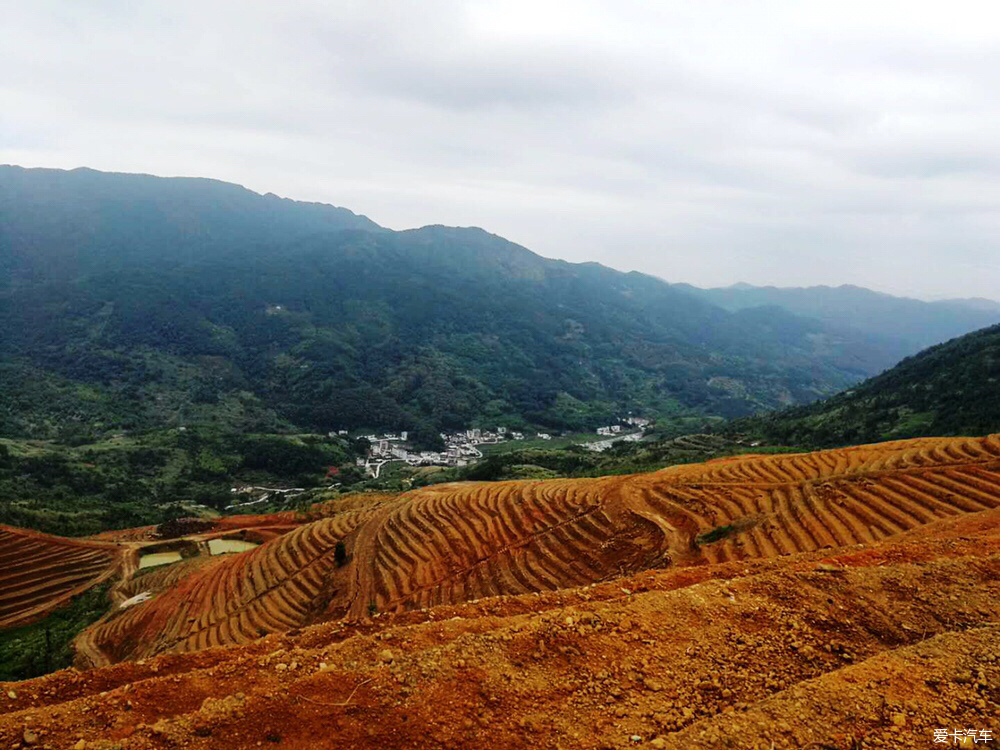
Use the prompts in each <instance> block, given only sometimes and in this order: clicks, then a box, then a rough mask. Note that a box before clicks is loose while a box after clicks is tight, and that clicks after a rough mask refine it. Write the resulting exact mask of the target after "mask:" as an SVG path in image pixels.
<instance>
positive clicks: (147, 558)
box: [139, 551, 184, 570]
mask: <svg viewBox="0 0 1000 750" xmlns="http://www.w3.org/2000/svg"><path fill="white" fill-rule="evenodd" d="M183 559H184V558H183V557H181V553H180V552H177V551H172V552H151V553H150V554H148V555H142V556H140V557H139V570H142V569H143V568H152V567H154V566H156V565H169V564H170V563H175V562H180V561H181V560H183Z"/></svg>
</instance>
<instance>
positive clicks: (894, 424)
mask: <svg viewBox="0 0 1000 750" xmlns="http://www.w3.org/2000/svg"><path fill="white" fill-rule="evenodd" d="M732 429H733V430H734V431H751V432H754V433H755V434H757V435H760V436H762V437H764V438H766V439H768V440H772V441H775V442H779V443H784V444H788V445H799V446H809V447H813V446H837V445H853V444H858V443H871V442H876V441H879V440H891V439H895V438H910V437H922V436H932V435H933V436H942V435H987V434H991V433H995V432H1000V325H996V326H992V327H990V328H986V329H983V330H981V331H976V332H974V333H970V334H967V335H965V336H961V337H959V338H956V339H953V340H951V341H949V342H947V343H945V344H939V345H938V346H933V347H931V348H929V349H927V350H925V351H923V352H920V353H919V354H917V355H916V356H913V357H909V358H907V359H905V360H903V361H902V362H900V363H899V364H898V365H896V366H895V367H893V368H892V369H891V370H888V371H887V372H884V373H882V374H881V375H879V376H877V377H874V378H871V379H870V380H867V381H865V382H864V383H862V384H860V385H858V386H857V387H855V388H852V389H850V390H847V391H845V392H844V393H841V394H838V395H837V396H834V397H833V398H830V399H828V400H826V401H822V402H818V403H815V404H811V405H809V406H802V407H797V408H793V409H788V410H785V411H781V412H778V413H775V414H769V415H766V416H763V417H756V418H753V419H750V420H746V421H743V422H737V423H736V424H734V425H733V426H732Z"/></svg>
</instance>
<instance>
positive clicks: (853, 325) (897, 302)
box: [674, 284, 1000, 356]
mask: <svg viewBox="0 0 1000 750" xmlns="http://www.w3.org/2000/svg"><path fill="white" fill-rule="evenodd" d="M674 286H675V287H676V288H678V289H683V290H684V291H687V292H689V293H690V294H692V295H693V296H695V297H698V298H699V299H702V300H706V301H708V302H711V303H713V304H715V305H718V306H719V307H722V308H724V309H726V310H730V311H734V312H735V311H739V310H747V309H751V308H755V307H768V306H776V307H780V308H782V309H784V310H787V311H788V312H790V313H794V314H796V315H803V316H805V317H808V318H812V319H814V320H819V321H822V322H824V323H826V324H828V325H831V326H834V327H836V328H837V329H840V330H854V331H860V332H863V333H866V334H869V335H871V336H876V337H879V338H881V339H883V340H886V341H887V342H890V341H891V342H894V343H895V344H896V345H898V346H900V347H901V351H903V352H904V354H901V355H900V356H905V355H908V354H914V353H916V352H917V351H919V350H921V349H924V348H926V347H928V346H932V345H934V344H940V343H942V342H944V341H947V340H948V339H951V338H954V337H955V336H961V335H962V334H965V333H969V332H970V331H975V330H977V329H979V328H984V327H986V326H989V325H992V324H994V323H998V322H1000V302H995V301H994V300H989V299H982V298H971V299H950V300H940V301H936V302H924V301H922V300H917V299H910V298H908V297H893V296H892V295H889V294H883V293H881V292H873V291H872V290H871V289H864V288H862V287H858V286H851V285H844V286H837V287H830V286H810V287H787V288H781V287H774V286H764V287H758V286H751V285H749V284H734V285H733V286H729V287H720V288H715V289H699V288H698V287H694V286H691V285H690V284H675V285H674Z"/></svg>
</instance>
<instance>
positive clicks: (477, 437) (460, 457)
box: [357, 416, 650, 479]
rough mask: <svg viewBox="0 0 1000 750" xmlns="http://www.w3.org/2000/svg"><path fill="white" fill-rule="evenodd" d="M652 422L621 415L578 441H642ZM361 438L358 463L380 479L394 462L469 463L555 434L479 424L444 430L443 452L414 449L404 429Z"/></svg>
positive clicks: (599, 446)
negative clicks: (364, 446) (503, 446)
mask: <svg viewBox="0 0 1000 750" xmlns="http://www.w3.org/2000/svg"><path fill="white" fill-rule="evenodd" d="M649 425H650V420H648V419H646V418H644V417H631V416H630V417H622V418H621V419H619V420H618V423H616V424H613V425H608V426H605V427H598V428H597V430H596V435H597V436H598V437H603V438H604V439H603V440H588V441H583V442H580V443H577V444H578V445H581V446H583V447H584V448H587V449H588V450H592V451H598V452H599V451H604V450H607V449H608V448H610V447H611V446H612V445H613V444H614V443H616V442H618V441H622V440H624V441H626V442H631V441H637V440H641V439H642V437H643V435H645V430H646V428H647V427H648V426H649ZM361 437H363V438H365V439H366V440H367V441H368V443H369V445H370V448H369V449H368V455H367V456H365V457H364V458H358V459H357V464H358V466H362V467H364V469H365V471H366V473H367V474H368V475H369V476H372V477H374V478H376V479H377V478H378V477H379V475H380V474H381V471H382V468H383V467H384V466H385V465H386V464H388V463H390V462H393V461H400V462H403V463H406V464H409V465H410V466H467V465H469V464H470V463H475V462H476V461H478V460H479V459H481V458H482V457H483V452H482V451H481V450H480V447H479V446H483V445H496V444H498V443H504V442H508V441H515V440H518V441H523V440H526V439H529V440H530V439H536V440H543V441H548V440H552V437H553V436H552V435H551V434H550V433H548V432H538V433H535V434H534V435H526V434H525V433H523V432H518V431H516V430H509V429H507V428H506V427H496V428H494V429H493V430H489V429H481V428H478V427H476V428H472V429H469V430H463V431H460V432H452V433H444V432H442V433H441V439H442V440H443V441H444V444H445V448H444V450H443V451H414V450H412V448H411V447H410V446H409V444H408V442H407V439H408V437H409V436H408V434H407V432H406V431H405V430H404V431H402V432H398V433H394V432H389V433H383V434H381V435H375V434H370V435H362V436H361Z"/></svg>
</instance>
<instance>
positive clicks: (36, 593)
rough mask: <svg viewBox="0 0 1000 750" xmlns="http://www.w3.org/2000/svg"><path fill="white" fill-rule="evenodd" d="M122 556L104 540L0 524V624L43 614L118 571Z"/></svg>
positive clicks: (5, 625)
mask: <svg viewBox="0 0 1000 750" xmlns="http://www.w3.org/2000/svg"><path fill="white" fill-rule="evenodd" d="M123 556H124V550H122V549H120V548H119V547H118V546H117V545H116V544H113V543H110V542H95V541H88V540H81V539H66V538H64V537H58V536H51V535H49V534H42V533H41V532H37V531H28V530H26V529H15V528H13V527H11V526H3V525H0V628H9V627H16V626H19V625H26V624H28V623H30V622H33V621H35V620H38V619H40V618H42V617H44V616H45V615H47V614H48V613H49V612H51V611H52V610H53V609H55V608H56V607H58V606H60V605H62V604H64V603H65V602H67V601H68V600H69V599H70V598H71V597H73V596H75V595H76V594H79V593H81V592H83V591H86V590H87V589H89V588H90V587H92V586H94V585H96V584H98V583H101V582H102V581H105V580H107V579H108V578H110V577H111V576H112V575H113V574H115V573H116V572H118V571H120V567H121V563H122V558H123Z"/></svg>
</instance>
